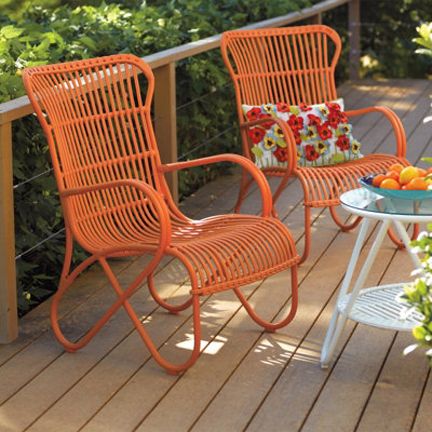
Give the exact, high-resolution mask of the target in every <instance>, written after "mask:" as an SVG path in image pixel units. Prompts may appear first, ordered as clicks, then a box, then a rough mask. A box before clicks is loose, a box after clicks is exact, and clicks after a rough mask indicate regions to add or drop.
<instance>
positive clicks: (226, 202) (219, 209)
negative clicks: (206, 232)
mask: <svg viewBox="0 0 432 432" xmlns="http://www.w3.org/2000/svg"><path fill="white" fill-rule="evenodd" d="M205 196H208V194H207V195H205ZM224 202H225V203H227V202H229V200H228V201H227V200H224ZM232 202H234V201H232ZM209 207H211V205H209V206H208V207H207V208H206V210H208V208H209ZM219 210H220V209H219Z"/></svg>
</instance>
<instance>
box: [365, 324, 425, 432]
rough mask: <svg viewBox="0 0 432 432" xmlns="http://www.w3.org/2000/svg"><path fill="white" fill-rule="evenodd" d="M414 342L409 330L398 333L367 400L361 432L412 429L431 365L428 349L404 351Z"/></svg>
mask: <svg viewBox="0 0 432 432" xmlns="http://www.w3.org/2000/svg"><path fill="white" fill-rule="evenodd" d="M412 343H413V337H412V335H411V334H410V333H409V332H408V333H400V334H398V335H397V337H396V340H395V343H394V344H393V346H392V347H391V351H390V353H389V356H388V358H387V360H386V362H385V365H384V368H383V370H382V372H381V374H380V376H379V378H378V380H377V382H376V384H375V386H374V389H373V393H372V395H371V396H370V398H369V400H368V402H367V406H366V409H365V412H364V413H363V415H362V417H361V420H360V422H359V425H358V429H357V431H358V432H369V431H374V432H384V431H389V430H393V431H396V430H397V431H409V430H410V429H411V425H412V424H413V423H414V419H415V415H416V412H417V406H418V404H419V400H420V397H421V393H422V390H423V386H424V383H425V378H426V377H427V372H428V369H429V365H428V364H427V362H426V361H425V358H424V352H420V351H415V352H414V353H412V354H411V355H410V356H408V357H406V356H404V355H403V350H404V348H405V347H407V346H408V345H411V344H412ZM431 407H432V406H431ZM383 412H385V416H383ZM429 426H430V425H429Z"/></svg>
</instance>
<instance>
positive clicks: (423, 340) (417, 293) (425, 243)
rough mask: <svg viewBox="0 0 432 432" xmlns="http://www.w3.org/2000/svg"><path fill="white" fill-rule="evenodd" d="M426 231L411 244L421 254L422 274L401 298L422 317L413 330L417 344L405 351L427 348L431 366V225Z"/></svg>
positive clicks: (406, 289)
mask: <svg viewBox="0 0 432 432" xmlns="http://www.w3.org/2000/svg"><path fill="white" fill-rule="evenodd" d="M428 230H429V232H423V233H421V234H420V235H419V237H418V239H417V240H416V241H413V242H412V243H411V244H412V246H413V248H414V251H415V252H417V253H421V254H422V259H421V261H422V266H423V272H422V274H421V275H420V277H418V278H417V279H416V280H415V282H414V283H412V284H410V285H408V286H407V287H406V288H405V294H404V296H403V298H404V299H405V300H406V301H407V302H408V304H410V305H411V307H412V308H414V309H415V310H416V311H417V312H419V313H420V314H422V316H423V320H422V322H421V324H419V325H418V326H416V327H415V328H414V329H413V336H414V338H415V339H416V340H417V342H418V344H416V345H411V346H410V347H408V348H407V351H410V350H412V349H413V348H416V347H417V346H422V347H425V348H427V351H426V355H427V356H428V357H429V360H430V362H431V365H432V233H431V230H432V224H430V225H429V226H428Z"/></svg>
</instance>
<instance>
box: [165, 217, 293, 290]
mask: <svg viewBox="0 0 432 432" xmlns="http://www.w3.org/2000/svg"><path fill="white" fill-rule="evenodd" d="M173 228H174V229H173V241H172V247H171V249H172V252H173V254H174V255H175V254H178V253H179V254H182V255H183V256H184V257H185V258H186V259H187V261H188V262H189V263H190V264H191V266H192V267H193V269H194V271H195V274H196V277H197V282H198V284H197V285H198V289H197V290H196V293H197V294H210V293H213V292H217V291H221V290H226V289H231V288H234V287H238V286H241V285H245V284H249V283H251V282H254V281H256V280H261V279H263V278H265V277H268V276H271V275H273V274H275V273H278V272H280V271H282V270H284V269H286V268H289V267H292V266H293V265H294V264H296V263H297V262H298V261H299V259H300V258H299V256H298V255H297V252H296V250H295V244H294V241H293V239H292V237H291V234H290V232H289V231H288V229H287V228H286V227H285V225H283V224H282V223H281V222H280V221H279V220H277V219H274V218H262V217H258V216H246V215H223V216H217V217H212V218H208V219H204V220H202V221H194V222H192V223H188V224H185V225H179V226H175V227H173ZM193 293H194V292H193Z"/></svg>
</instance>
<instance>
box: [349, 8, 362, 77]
mask: <svg viewBox="0 0 432 432" xmlns="http://www.w3.org/2000/svg"><path fill="white" fill-rule="evenodd" d="M348 33H349V46H350V52H349V76H350V80H356V79H359V69H360V54H361V47H360V0H351V1H350V2H349V3H348Z"/></svg>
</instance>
